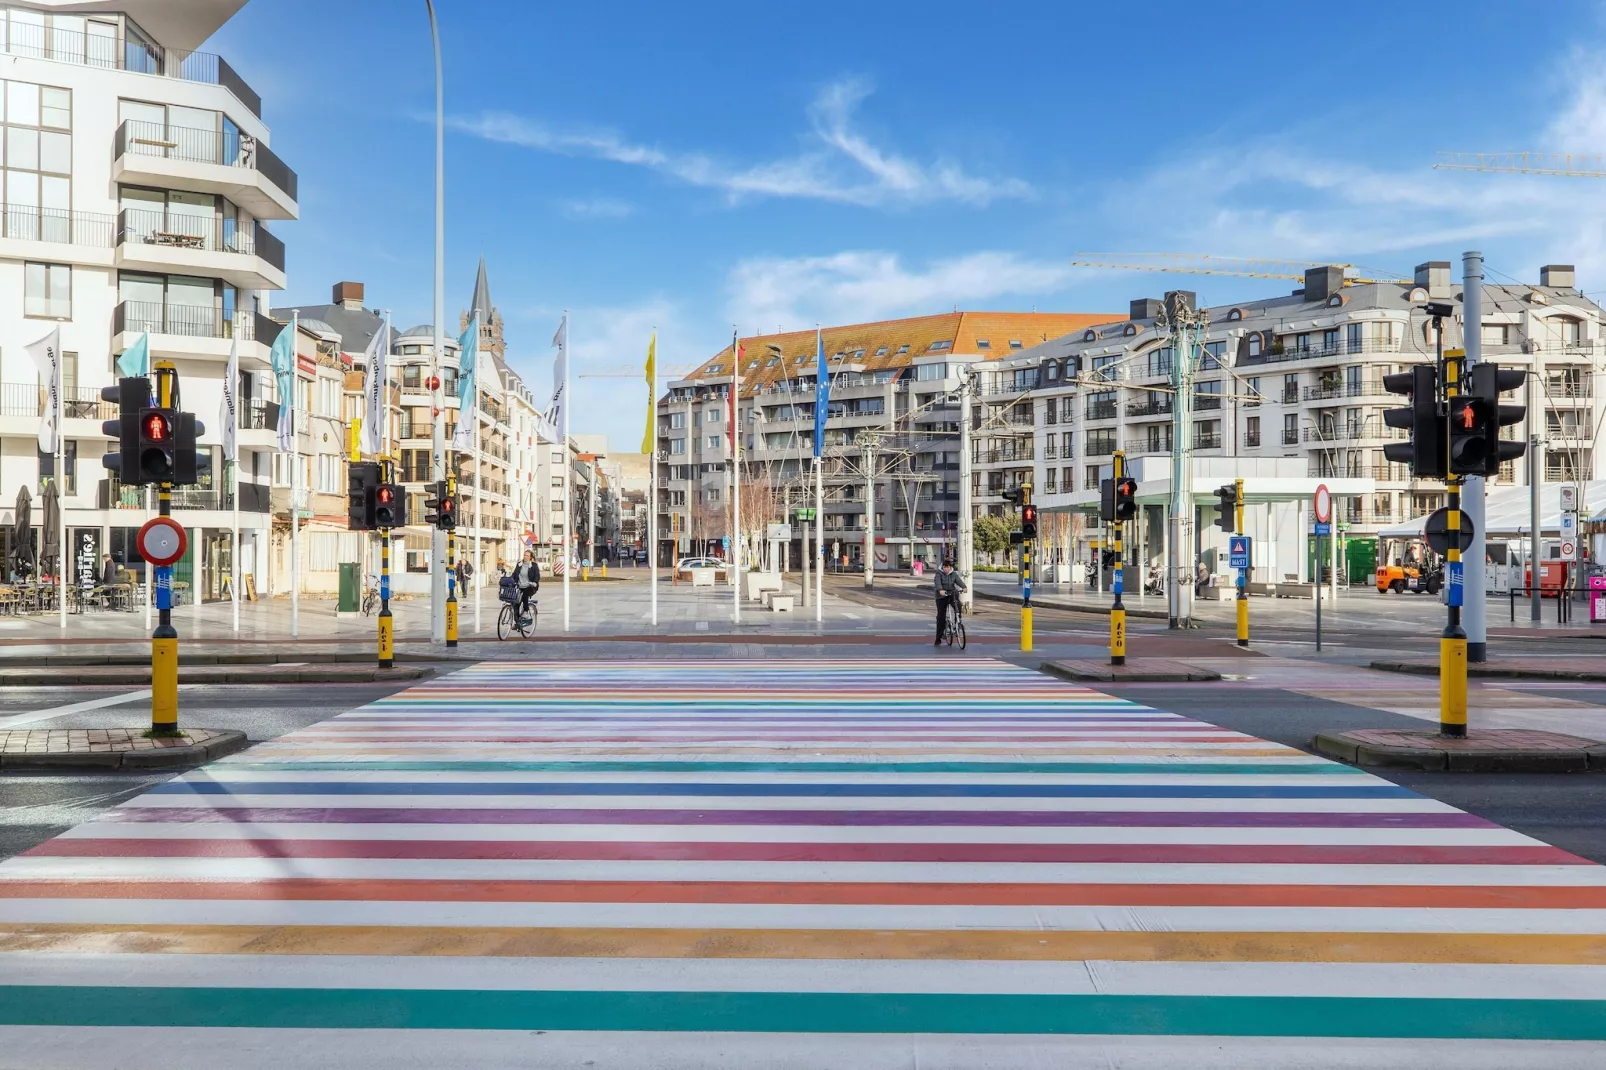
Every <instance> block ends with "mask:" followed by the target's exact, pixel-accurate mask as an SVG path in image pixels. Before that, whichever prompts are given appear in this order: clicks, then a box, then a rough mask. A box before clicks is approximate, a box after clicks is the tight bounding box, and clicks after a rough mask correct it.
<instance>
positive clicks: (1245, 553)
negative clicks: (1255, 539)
mask: <svg viewBox="0 0 1606 1070" xmlns="http://www.w3.org/2000/svg"><path fill="white" fill-rule="evenodd" d="M1250 548H1251V542H1250V538H1249V536H1248V535H1234V536H1232V537H1231V538H1229V539H1228V540H1227V567H1228V568H1250V567H1251V566H1250V564H1249V560H1250Z"/></svg>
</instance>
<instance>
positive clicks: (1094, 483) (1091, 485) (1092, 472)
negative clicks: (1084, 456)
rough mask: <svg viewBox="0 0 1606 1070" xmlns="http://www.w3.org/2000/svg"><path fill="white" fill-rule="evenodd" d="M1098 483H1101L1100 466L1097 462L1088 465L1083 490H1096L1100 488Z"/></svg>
mask: <svg viewBox="0 0 1606 1070" xmlns="http://www.w3.org/2000/svg"><path fill="white" fill-rule="evenodd" d="M1098 485H1099V466H1098V465H1096V464H1090V465H1088V466H1087V474H1086V475H1085V476H1084V477H1083V482H1082V489H1083V490H1096V489H1097V488H1098Z"/></svg>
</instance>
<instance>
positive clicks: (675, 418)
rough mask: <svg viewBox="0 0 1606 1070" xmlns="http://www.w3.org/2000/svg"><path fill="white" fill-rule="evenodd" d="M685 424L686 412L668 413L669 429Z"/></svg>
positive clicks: (676, 429)
mask: <svg viewBox="0 0 1606 1070" xmlns="http://www.w3.org/2000/svg"><path fill="white" fill-rule="evenodd" d="M685 426H686V414H685V413H683V412H672V413H670V414H669V428H670V430H672V431H679V430H680V429H681V428H683V427H685ZM552 459H553V460H558V458H557V457H554V458H552Z"/></svg>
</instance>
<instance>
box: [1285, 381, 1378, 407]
mask: <svg viewBox="0 0 1606 1070" xmlns="http://www.w3.org/2000/svg"><path fill="white" fill-rule="evenodd" d="M1385 393H1387V391H1386V390H1384V389H1383V380H1381V379H1376V378H1373V379H1366V380H1363V381H1361V382H1358V383H1323V384H1321V385H1320V386H1307V387H1305V389H1304V390H1303V391H1302V394H1301V396H1303V397H1304V399H1305V400H1306V401H1331V400H1333V399H1335V398H1359V397H1375V396H1380V395H1382V394H1385Z"/></svg>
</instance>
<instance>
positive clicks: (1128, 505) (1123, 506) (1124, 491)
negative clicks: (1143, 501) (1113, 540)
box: [1113, 476, 1138, 522]
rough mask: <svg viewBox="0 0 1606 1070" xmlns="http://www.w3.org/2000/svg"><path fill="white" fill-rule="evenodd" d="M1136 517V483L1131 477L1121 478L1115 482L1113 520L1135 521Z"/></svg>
mask: <svg viewBox="0 0 1606 1070" xmlns="http://www.w3.org/2000/svg"><path fill="white" fill-rule="evenodd" d="M1137 515H1138V481H1137V480H1135V479H1133V478H1132V477H1131V476H1122V477H1121V478H1120V479H1117V480H1116V481H1115V516H1114V518H1113V519H1116V520H1120V521H1122V522H1125V521H1128V520H1135V519H1137Z"/></svg>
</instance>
